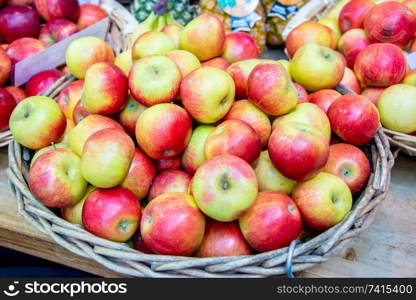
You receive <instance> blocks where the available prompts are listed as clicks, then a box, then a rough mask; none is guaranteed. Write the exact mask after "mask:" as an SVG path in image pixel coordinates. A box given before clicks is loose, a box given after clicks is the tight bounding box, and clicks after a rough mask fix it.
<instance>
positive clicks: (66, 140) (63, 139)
mask: <svg viewBox="0 0 416 300" xmlns="http://www.w3.org/2000/svg"><path fill="white" fill-rule="evenodd" d="M74 127H75V123H74V121H72V120H70V119H66V127H65V131H64V134H63V135H62V136H61V138H60V139H59V140H58V142H59V143H65V144H67V145H68V147H69V133H70V132H71V130H72V129H74Z"/></svg>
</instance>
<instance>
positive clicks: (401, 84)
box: [286, 0, 416, 134]
mask: <svg viewBox="0 0 416 300" xmlns="http://www.w3.org/2000/svg"><path fill="white" fill-rule="evenodd" d="M378 2H379V3H376V2H375V1H372V0H351V1H348V2H347V3H346V4H345V5H344V7H343V8H342V9H341V11H340V13H339V15H338V16H336V17H328V18H324V19H322V20H321V21H319V22H315V21H309V22H305V23H303V24H301V25H300V26H298V27H297V28H295V29H294V30H293V31H292V32H291V33H290V34H289V35H288V38H287V43H286V46H287V52H288V54H289V56H290V57H291V58H292V59H293V61H295V60H297V59H298V58H297V57H296V56H298V55H297V52H298V49H299V48H300V47H301V46H303V45H305V44H307V43H309V42H313V43H317V44H320V45H322V46H325V47H327V48H331V49H334V50H338V51H337V54H339V56H340V57H341V59H342V60H343V61H344V64H346V65H347V68H346V69H345V72H344V73H343V72H342V68H338V69H337V70H335V69H334V68H332V71H333V73H332V75H330V72H329V69H328V71H327V72H326V73H325V74H326V76H325V77H323V76H322V77H321V78H316V79H317V81H319V84H324V81H326V80H328V81H333V83H334V84H335V83H341V84H344V85H345V86H347V87H348V88H349V89H350V90H352V91H353V92H355V93H357V94H360V95H361V96H363V97H364V98H365V99H368V100H370V101H371V102H372V103H374V104H375V105H376V106H377V108H378V111H379V113H380V120H381V124H382V125H383V126H384V127H385V128H387V129H390V130H394V131H398V132H401V133H406V134H414V132H415V131H416V70H411V69H410V67H409V66H408V62H407V58H406V55H407V54H408V53H412V52H414V51H416V39H415V33H416V0H403V1H400V2H399V1H378ZM299 51H301V50H299ZM302 51H305V50H302ZM315 53H316V54H315V55H317V52H315ZM310 58H312V56H310ZM328 60H330V58H328ZM337 60H338V65H341V62H339V59H337ZM328 64H329V63H328ZM312 65H315V64H313V63H310V64H309V66H308V67H305V68H303V71H304V72H307V73H310V72H314V70H315V69H313V68H312ZM316 68H318V69H323V68H325V67H324V65H323V64H321V65H319V66H317V67H316ZM327 68H329V67H327ZM321 72H323V71H321ZM300 73H302V69H301V68H299V69H296V67H294V70H293V72H292V75H293V77H294V80H295V81H297V82H298V83H300V84H302V85H303V86H304V87H305V88H307V89H309V90H314V88H315V86H310V85H309V86H308V84H307V83H305V82H304V81H305V79H304V78H302V76H303V75H302V74H300ZM314 74H317V73H314ZM340 79H341V80H340ZM304 83H305V84H304ZM319 84H318V85H317V86H316V87H320V85H319ZM334 86H335V85H334ZM321 92H322V93H324V92H323V91H321ZM325 93H328V94H331V95H334V99H335V98H336V96H335V95H336V92H335V91H333V90H331V91H326V92H325ZM328 101H329V100H328Z"/></svg>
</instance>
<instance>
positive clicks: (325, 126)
mask: <svg viewBox="0 0 416 300" xmlns="http://www.w3.org/2000/svg"><path fill="white" fill-rule="evenodd" d="M287 122H299V123H304V124H307V125H309V126H312V127H315V128H316V129H318V130H319V131H320V132H321V133H322V134H323V135H324V136H326V137H327V139H328V140H329V139H330V138H331V125H330V124H329V120H328V117H327V116H326V114H325V112H323V111H322V109H320V108H319V106H317V105H316V104H314V103H301V104H298V105H297V106H296V107H295V109H294V110H292V111H291V112H290V113H288V114H287V115H284V116H281V117H279V118H276V119H275V120H274V121H273V125H272V130H274V129H275V128H276V127H277V126H278V125H279V124H281V123H287Z"/></svg>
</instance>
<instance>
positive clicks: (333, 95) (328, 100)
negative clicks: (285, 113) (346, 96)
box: [308, 89, 341, 113]
mask: <svg viewBox="0 0 416 300" xmlns="http://www.w3.org/2000/svg"><path fill="white" fill-rule="evenodd" d="M308 97H309V102H311V103H314V104H316V105H318V106H319V107H320V108H321V109H322V110H323V111H324V112H325V113H326V112H327V111H328V109H329V107H330V106H331V104H332V103H334V101H335V100H337V99H338V98H339V97H341V94H340V93H338V92H337V91H336V90H331V89H323V90H319V91H317V92H314V93H311V94H309V96H308Z"/></svg>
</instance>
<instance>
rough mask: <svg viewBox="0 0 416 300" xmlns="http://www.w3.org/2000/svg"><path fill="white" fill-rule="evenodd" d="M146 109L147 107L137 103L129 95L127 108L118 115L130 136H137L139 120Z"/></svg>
mask: <svg viewBox="0 0 416 300" xmlns="http://www.w3.org/2000/svg"><path fill="white" fill-rule="evenodd" d="M146 108H147V106H144V105H143V104H141V103H139V102H137V101H136V100H134V98H133V97H132V96H131V95H129V97H128V100H127V104H126V106H125V107H124V108H123V110H122V111H121V112H120V113H119V114H118V121H119V122H120V124H121V125H122V126H123V127H124V130H126V132H127V133H128V134H130V136H132V137H134V136H135V135H136V122H137V119H138V118H139V116H140V115H141V114H142V112H144V111H145V109H146Z"/></svg>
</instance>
